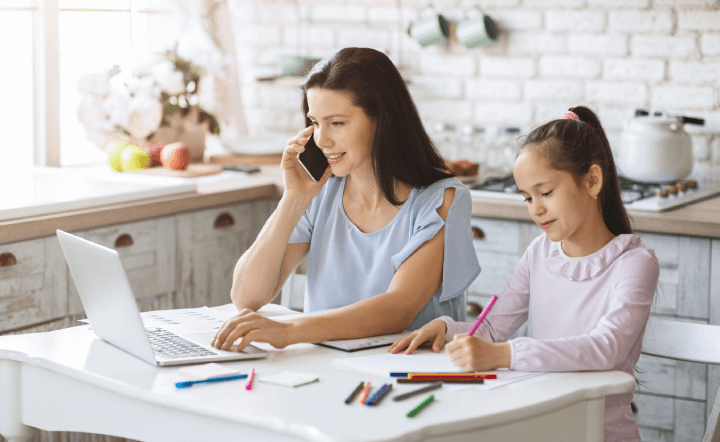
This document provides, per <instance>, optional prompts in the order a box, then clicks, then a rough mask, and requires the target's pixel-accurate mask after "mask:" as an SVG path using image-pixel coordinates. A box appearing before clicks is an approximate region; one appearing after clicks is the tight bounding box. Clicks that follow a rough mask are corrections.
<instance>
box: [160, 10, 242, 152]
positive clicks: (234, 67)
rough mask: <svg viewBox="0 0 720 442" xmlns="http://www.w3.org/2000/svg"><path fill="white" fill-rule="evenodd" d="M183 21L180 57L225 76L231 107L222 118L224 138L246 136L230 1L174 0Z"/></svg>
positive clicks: (179, 46) (229, 105) (179, 48)
mask: <svg viewBox="0 0 720 442" xmlns="http://www.w3.org/2000/svg"><path fill="white" fill-rule="evenodd" d="M172 1H173V5H174V6H175V9H176V10H177V12H178V13H179V14H180V17H181V19H182V25H181V28H180V29H181V32H180V40H179V42H178V55H180V56H181V57H183V58H186V59H189V60H191V61H193V62H194V63H196V64H198V65H200V66H202V67H204V68H205V69H206V70H208V71H209V72H211V73H215V74H220V73H222V74H224V75H225V78H226V80H227V86H228V106H227V109H226V111H225V115H223V116H222V117H221V120H222V121H221V123H224V124H223V125H222V133H221V136H222V138H224V139H225V138H232V137H235V136H238V135H246V134H247V124H246V122H245V115H244V113H243V107H242V101H241V100H240V70H239V67H238V63H237V56H236V52H235V39H234V36H233V30H232V24H231V18H230V8H229V6H228V0H172Z"/></svg>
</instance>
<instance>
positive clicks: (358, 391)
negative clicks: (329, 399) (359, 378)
mask: <svg viewBox="0 0 720 442" xmlns="http://www.w3.org/2000/svg"><path fill="white" fill-rule="evenodd" d="M364 386H365V383H364V382H360V385H358V386H357V387H355V390H353V392H352V393H350V396H348V397H347V399H345V403H346V404H349V403H350V402H352V400H353V399H355V396H357V395H358V393H360V391H361V390H362V389H363V387H364Z"/></svg>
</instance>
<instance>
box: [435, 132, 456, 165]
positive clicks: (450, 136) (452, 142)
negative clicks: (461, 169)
mask: <svg viewBox="0 0 720 442" xmlns="http://www.w3.org/2000/svg"><path fill="white" fill-rule="evenodd" d="M432 129H433V130H432V133H431V134H430V136H431V137H432V140H433V142H434V143H435V147H437V149H438V152H440V155H441V156H442V157H443V158H444V159H445V160H451V161H454V160H456V159H458V146H457V135H456V128H455V125H454V124H451V123H435V124H434V125H433V126H432Z"/></svg>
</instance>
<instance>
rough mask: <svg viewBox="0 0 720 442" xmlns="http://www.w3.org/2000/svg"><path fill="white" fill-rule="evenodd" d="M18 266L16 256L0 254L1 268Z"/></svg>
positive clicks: (8, 253)
mask: <svg viewBox="0 0 720 442" xmlns="http://www.w3.org/2000/svg"><path fill="white" fill-rule="evenodd" d="M15 264H17V259H15V255H13V254H12V253H10V252H7V253H2V254H0V267H10V266H14V265H15Z"/></svg>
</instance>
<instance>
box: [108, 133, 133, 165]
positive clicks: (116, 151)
mask: <svg viewBox="0 0 720 442" xmlns="http://www.w3.org/2000/svg"><path fill="white" fill-rule="evenodd" d="M128 146H132V144H130V143H128V142H127V141H113V142H111V143H110V144H108V149H112V151H111V152H112V153H111V154H110V167H112V168H113V170H115V171H117V172H122V171H123V169H122V164H121V162H120V154H121V153H122V151H123V149H125V148H126V147H128Z"/></svg>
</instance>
